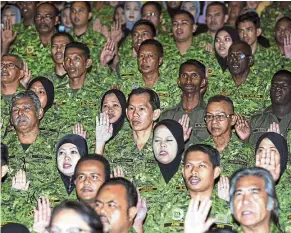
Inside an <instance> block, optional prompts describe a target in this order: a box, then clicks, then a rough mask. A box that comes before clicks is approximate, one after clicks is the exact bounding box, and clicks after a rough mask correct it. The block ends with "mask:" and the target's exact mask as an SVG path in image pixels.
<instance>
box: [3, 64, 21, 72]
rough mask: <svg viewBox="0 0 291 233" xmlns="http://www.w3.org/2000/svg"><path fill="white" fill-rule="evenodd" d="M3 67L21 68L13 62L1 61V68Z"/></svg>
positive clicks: (10, 68)
mask: <svg viewBox="0 0 291 233" xmlns="http://www.w3.org/2000/svg"><path fill="white" fill-rule="evenodd" d="M5 67H6V68H7V69H9V70H14V69H15V68H18V69H20V70H21V68H20V67H19V66H18V65H15V64H14V63H2V62H1V70H2V69H4V68H5Z"/></svg>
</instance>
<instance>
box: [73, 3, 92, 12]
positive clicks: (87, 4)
mask: <svg viewBox="0 0 291 233" xmlns="http://www.w3.org/2000/svg"><path fill="white" fill-rule="evenodd" d="M75 2H84V3H85V5H86V8H87V11H88V12H92V6H91V4H90V2H89V1H74V2H71V8H72V7H73V5H74V3H75Z"/></svg>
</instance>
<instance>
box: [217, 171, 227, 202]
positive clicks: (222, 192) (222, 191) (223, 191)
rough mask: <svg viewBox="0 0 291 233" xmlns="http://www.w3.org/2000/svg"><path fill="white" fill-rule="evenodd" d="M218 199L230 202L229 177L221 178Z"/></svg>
mask: <svg viewBox="0 0 291 233" xmlns="http://www.w3.org/2000/svg"><path fill="white" fill-rule="evenodd" d="M218 197H219V198H220V199H223V200H225V201H229V179H228V177H227V176H221V177H220V179H219V181H218Z"/></svg>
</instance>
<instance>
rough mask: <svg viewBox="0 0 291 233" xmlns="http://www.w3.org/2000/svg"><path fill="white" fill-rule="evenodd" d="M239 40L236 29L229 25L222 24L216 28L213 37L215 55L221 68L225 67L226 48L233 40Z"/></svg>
mask: <svg viewBox="0 0 291 233" xmlns="http://www.w3.org/2000/svg"><path fill="white" fill-rule="evenodd" d="M237 40H239V34H238V32H237V30H236V29H234V28H232V27H230V26H223V27H222V28H220V29H218V30H217V32H216V34H215V37H214V51H215V57H216V59H217V61H218V63H219V65H220V67H221V69H222V70H223V72H224V71H225V70H226V69H227V62H226V59H227V55H228V49H229V47H230V46H231V45H232V43H233V42H235V41H237Z"/></svg>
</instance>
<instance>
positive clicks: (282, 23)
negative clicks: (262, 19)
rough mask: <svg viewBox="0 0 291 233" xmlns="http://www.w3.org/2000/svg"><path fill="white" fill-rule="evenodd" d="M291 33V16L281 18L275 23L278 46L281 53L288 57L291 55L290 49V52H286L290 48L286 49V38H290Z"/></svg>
mask: <svg viewBox="0 0 291 233" xmlns="http://www.w3.org/2000/svg"><path fill="white" fill-rule="evenodd" d="M290 33H291V18H290V17H288V16H285V17H282V18H280V19H279V20H278V21H277V22H276V25H275V40H276V44H277V48H279V50H280V53H281V54H282V55H284V56H286V57H288V58H290V57H291V55H290V49H289V54H286V51H288V49H285V48H284V47H285V45H284V40H286V39H288V37H289V38H290Z"/></svg>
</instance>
